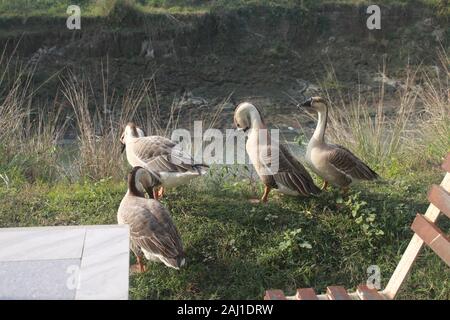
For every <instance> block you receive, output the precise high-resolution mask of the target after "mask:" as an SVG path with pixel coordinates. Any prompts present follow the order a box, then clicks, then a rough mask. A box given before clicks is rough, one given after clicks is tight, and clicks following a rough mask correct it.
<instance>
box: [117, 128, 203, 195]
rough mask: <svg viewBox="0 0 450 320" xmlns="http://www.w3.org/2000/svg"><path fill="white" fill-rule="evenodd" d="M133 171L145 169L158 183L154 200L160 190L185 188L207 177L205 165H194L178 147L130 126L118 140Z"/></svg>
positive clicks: (169, 141) (161, 193)
mask: <svg viewBox="0 0 450 320" xmlns="http://www.w3.org/2000/svg"><path fill="white" fill-rule="evenodd" d="M120 142H121V143H122V144H123V150H126V155H127V160H128V163H129V164H130V165H131V166H132V167H136V166H140V167H144V168H146V169H147V170H149V171H150V172H152V173H153V174H154V175H155V176H156V177H157V178H158V179H159V182H160V183H159V184H158V185H157V187H161V188H160V190H159V192H155V195H154V197H155V198H156V199H158V198H160V197H161V196H162V195H163V190H164V189H163V188H165V187H168V188H170V187H175V186H177V185H181V184H185V183H187V182H188V181H190V180H191V179H193V178H196V177H199V176H201V175H203V174H205V173H206V169H207V168H208V166H207V165H205V164H195V163H194V160H193V159H192V157H191V156H190V155H189V154H186V153H185V152H183V151H182V150H181V149H180V148H178V146H177V144H176V143H175V142H173V141H172V140H170V139H167V138H165V137H162V136H145V133H144V131H143V130H142V129H141V128H139V127H137V126H136V125H135V124H134V123H132V122H130V123H128V124H127V126H126V127H125V130H124V132H123V134H122V136H121V138H120Z"/></svg>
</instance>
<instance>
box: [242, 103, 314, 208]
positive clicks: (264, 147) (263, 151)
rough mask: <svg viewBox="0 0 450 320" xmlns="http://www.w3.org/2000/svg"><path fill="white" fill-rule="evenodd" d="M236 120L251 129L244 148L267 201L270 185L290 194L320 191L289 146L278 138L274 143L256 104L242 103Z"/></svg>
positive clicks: (243, 126) (243, 127)
mask: <svg viewBox="0 0 450 320" xmlns="http://www.w3.org/2000/svg"><path fill="white" fill-rule="evenodd" d="M234 123H235V125H236V127H237V129H238V130H243V131H244V132H246V131H248V130H250V131H249V134H248V140H247V143H246V145H245V148H246V150H247V153H248V156H249V158H250V160H251V162H252V163H253V166H254V168H255V170H256V172H257V173H258V176H259V177H260V179H261V181H262V182H263V183H264V194H263V196H262V198H261V201H262V202H266V201H267V198H268V196H269V192H270V190H271V189H276V190H278V191H279V192H281V193H285V194H289V195H303V196H309V195H316V194H319V193H320V189H319V188H318V187H317V186H316V185H315V184H314V181H313V179H312V178H311V176H310V175H309V173H308V171H307V170H306V169H305V167H303V165H302V164H301V163H300V162H299V161H298V160H297V159H296V158H295V157H294V156H292V155H291V153H290V152H289V151H288V149H287V148H286V147H285V146H284V145H282V144H280V143H278V141H277V142H276V143H271V138H270V134H269V131H268V130H267V127H266V126H265V124H264V121H263V119H262V117H261V114H260V112H259V111H258V109H257V108H256V107H255V106H254V105H252V104H251V103H248V102H243V103H241V104H239V105H238V106H237V108H236V110H235V113H234Z"/></svg>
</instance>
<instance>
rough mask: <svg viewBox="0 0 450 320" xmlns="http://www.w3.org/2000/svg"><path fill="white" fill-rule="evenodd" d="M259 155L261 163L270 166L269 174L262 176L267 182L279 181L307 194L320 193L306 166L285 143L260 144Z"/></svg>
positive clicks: (302, 193)
mask: <svg viewBox="0 0 450 320" xmlns="http://www.w3.org/2000/svg"><path fill="white" fill-rule="evenodd" d="M277 155H278V156H277ZM259 156H260V159H261V163H265V164H266V168H269V169H268V170H267V169H265V170H267V175H262V176H261V179H262V180H263V182H264V183H265V184H269V185H273V184H274V183H270V182H275V183H279V184H282V185H284V186H286V187H287V188H289V189H291V190H294V191H297V192H298V193H300V194H301V195H305V196H307V195H311V194H319V193H320V189H319V188H318V187H317V186H316V185H315V184H314V181H313V179H312V178H311V176H310V174H309V173H308V171H307V170H306V169H305V167H304V166H303V165H302V164H301V163H300V162H299V161H298V160H297V159H296V158H295V157H294V156H293V155H292V154H291V153H290V152H289V150H288V149H287V148H286V147H285V146H284V145H283V144H278V146H276V145H268V146H262V147H261V146H260V154H259ZM271 173H272V174H271ZM272 179H273V180H274V181H273V180H272Z"/></svg>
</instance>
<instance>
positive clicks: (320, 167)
mask: <svg viewBox="0 0 450 320" xmlns="http://www.w3.org/2000/svg"><path fill="white" fill-rule="evenodd" d="M299 107H300V108H305V109H310V110H314V111H316V112H317V113H318V116H319V119H318V123H317V127H316V130H315V131H314V134H313V136H312V138H311V140H310V141H309V143H308V147H307V149H306V160H307V161H308V162H309V164H310V165H311V168H312V170H313V171H314V172H315V173H316V174H317V175H319V176H320V177H322V179H323V180H324V184H323V186H322V190H324V189H326V188H327V186H328V183H331V184H332V185H335V186H338V187H341V188H344V189H346V188H347V187H348V186H349V185H350V184H351V183H352V182H354V181H357V180H375V179H377V178H379V176H378V174H377V173H376V172H375V171H373V170H372V169H371V168H369V167H368V166H367V165H366V164H365V163H364V162H362V161H361V160H360V159H359V158H358V157H357V156H355V155H354V154H353V153H352V152H351V151H350V150H348V149H347V148H344V147H343V146H340V145H336V144H329V143H326V142H325V130H326V127H327V118H328V106H327V104H326V103H325V100H324V99H322V98H320V97H312V98H309V99H308V100H306V101H305V102H304V103H302V104H301V105H299Z"/></svg>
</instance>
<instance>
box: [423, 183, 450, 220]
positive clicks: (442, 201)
mask: <svg viewBox="0 0 450 320" xmlns="http://www.w3.org/2000/svg"><path fill="white" fill-rule="evenodd" d="M428 201H430V202H431V203H432V204H434V205H435V206H436V208H438V209H439V210H440V211H441V212H442V213H444V214H445V215H446V216H447V217H449V218H450V193H448V192H447V191H445V190H444V189H443V188H442V187H440V186H437V185H435V184H434V185H433V186H432V187H431V189H430V191H429V192H428Z"/></svg>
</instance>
